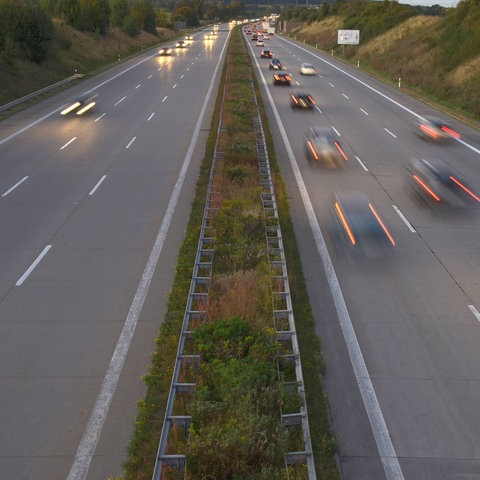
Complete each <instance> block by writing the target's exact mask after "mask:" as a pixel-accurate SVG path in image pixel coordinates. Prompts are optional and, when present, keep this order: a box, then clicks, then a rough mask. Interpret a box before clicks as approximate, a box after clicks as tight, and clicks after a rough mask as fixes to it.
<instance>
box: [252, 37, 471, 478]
mask: <svg viewBox="0 0 480 480" xmlns="http://www.w3.org/2000/svg"><path fill="white" fill-rule="evenodd" d="M244 36H245V39H246V42H247V46H248V47H249V50H250V54H251V58H252V61H253V63H254V64H255V68H256V70H257V73H258V76H259V82H260V83H261V85H262V86H263V93H264V101H265V103H266V105H267V112H268V115H269V118H270V128H271V129H272V133H273V136H274V141H275V146H276V154H277V157H278V158H279V162H280V164H281V169H282V174H283V177H284V180H285V182H286V184H287V189H288V192H289V196H290V198H291V205H292V216H293V219H294V223H295V228H296V231H297V238H298V241H299V244H300V252H301V256H302V258H303V266H304V273H305V275H306V281H307V285H308V289H309V293H310V299H311V302H312V310H313V312H314V315H315V318H316V325H317V331H318V333H319V335H320V337H321V338H322V349H323V353H324V355H325V358H326V363H327V374H326V378H325V383H326V389H327V393H328V396H329V401H330V405H331V409H332V421H333V425H334V429H335V433H336V436H337V440H338V445H339V458H340V465H341V470H342V473H343V478H345V479H355V480H358V479H360V480H363V479H365V480H367V479H372V478H375V479H382V478H386V479H418V478H435V479H441V480H443V479H445V480H446V479H451V478H454V477H456V476H458V477H461V476H466V477H467V476H474V477H476V476H480V455H479V451H478V438H479V432H480V417H478V414H477V409H476V403H477V400H478V398H480V385H479V383H478V371H480V356H479V354H478V347H477V345H478V342H480V324H479V321H480V313H479V309H480V289H479V288H478V285H479V273H478V272H480V249H479V243H478V238H479V234H480V196H479V194H480V175H479V168H478V165H479V158H480V157H479V156H480V143H479V137H478V132H477V131H476V130H474V129H472V128H471V127H469V126H468V125H465V124H462V123H460V122H459V121H458V120H456V119H454V118H449V117H448V116H447V115H445V114H444V113H442V112H439V111H436V110H435V109H434V108H433V107H432V106H429V105H425V104H423V103H421V102H420V101H418V100H416V99H414V98H412V97H410V96H408V95H407V94H405V93H404V92H402V91H401V90H399V89H398V88H395V87H391V86H389V85H386V84H383V83H381V82H379V81H377V80H375V79H373V78H371V77H370V76H369V75H367V74H365V73H363V72H362V71H361V69H359V68H355V67H353V66H350V65H348V64H346V63H345V62H343V61H342V59H337V58H334V57H332V56H330V55H328V54H325V53H323V52H320V51H317V50H316V49H314V48H312V47H309V46H308V45H305V44H303V43H300V42H297V41H295V40H294V39H291V38H288V37H286V36H284V35H278V34H277V35H275V36H272V37H270V38H269V39H268V40H267V41H265V46H264V48H268V49H269V50H270V51H271V52H273V57H274V58H277V59H278V62H279V63H280V64H281V70H278V71H275V72H272V71H271V69H270V68H269V65H268V61H267V60H265V59H264V58H261V56H260V55H259V52H258V49H257V47H256V46H255V42H253V41H252V40H251V38H250V35H249V34H248V28H246V29H244ZM279 72H284V73H285V74H288V76H289V77H290V85H287V86H285V85H282V86H280V85H277V83H278V82H277V81H276V79H275V77H274V75H275V74H278V73H279ZM295 91H303V92H308V95H310V96H311V97H312V98H314V99H315V104H314V105H313V108H292V95H295V93H294V92H295ZM467 459H468V460H467Z"/></svg>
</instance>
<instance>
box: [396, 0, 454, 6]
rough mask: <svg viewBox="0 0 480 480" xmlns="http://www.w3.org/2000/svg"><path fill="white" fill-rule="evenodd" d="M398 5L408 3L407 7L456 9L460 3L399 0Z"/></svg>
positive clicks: (441, 0)
mask: <svg viewBox="0 0 480 480" xmlns="http://www.w3.org/2000/svg"><path fill="white" fill-rule="evenodd" d="M398 3H406V4H407V5H422V6H424V7H431V6H432V5H440V6H442V7H455V6H456V5H457V3H458V0H436V1H435V0H398Z"/></svg>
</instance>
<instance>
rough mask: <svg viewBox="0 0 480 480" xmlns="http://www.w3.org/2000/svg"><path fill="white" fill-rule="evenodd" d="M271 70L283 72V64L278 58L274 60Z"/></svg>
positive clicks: (271, 61)
mask: <svg viewBox="0 0 480 480" xmlns="http://www.w3.org/2000/svg"><path fill="white" fill-rule="evenodd" d="M269 68H270V70H282V69H283V67H282V62H281V61H280V60H279V59H278V58H272V60H270V66H269Z"/></svg>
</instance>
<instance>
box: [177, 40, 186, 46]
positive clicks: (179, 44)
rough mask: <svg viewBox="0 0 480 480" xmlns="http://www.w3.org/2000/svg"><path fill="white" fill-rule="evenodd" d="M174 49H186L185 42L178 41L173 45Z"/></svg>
mask: <svg viewBox="0 0 480 480" xmlns="http://www.w3.org/2000/svg"><path fill="white" fill-rule="evenodd" d="M175 47H176V48H187V43H186V42H185V40H178V42H177V43H176V44H175Z"/></svg>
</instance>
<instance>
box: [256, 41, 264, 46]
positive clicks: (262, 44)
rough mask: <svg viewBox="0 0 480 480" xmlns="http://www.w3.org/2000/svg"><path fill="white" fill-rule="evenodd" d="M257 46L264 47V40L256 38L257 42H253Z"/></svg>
mask: <svg viewBox="0 0 480 480" xmlns="http://www.w3.org/2000/svg"><path fill="white" fill-rule="evenodd" d="M255 45H256V46H257V47H264V46H265V42H264V41H263V40H257V43H256V44H255Z"/></svg>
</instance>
